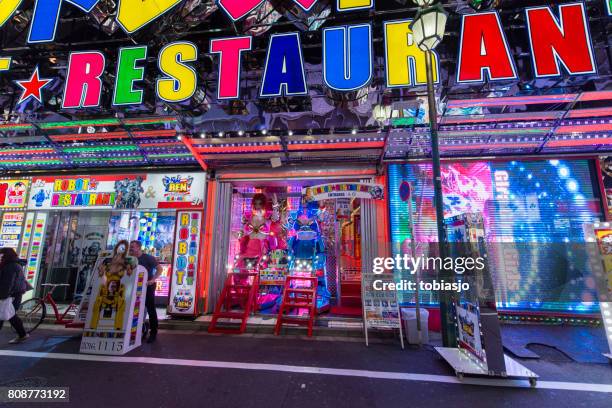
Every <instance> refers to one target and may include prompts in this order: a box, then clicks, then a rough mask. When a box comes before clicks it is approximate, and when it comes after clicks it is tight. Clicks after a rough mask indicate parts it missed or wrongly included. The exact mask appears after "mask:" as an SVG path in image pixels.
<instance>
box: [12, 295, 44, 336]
mask: <svg viewBox="0 0 612 408" xmlns="http://www.w3.org/2000/svg"><path fill="white" fill-rule="evenodd" d="M17 316H19V318H20V319H21V321H22V322H23V328H24V329H25V331H26V333H32V332H33V331H34V330H35V329H36V328H37V327H38V326H39V325H40V324H41V323H42V322H43V320H45V317H46V316H47V305H46V304H45V302H43V300H42V299H40V298H33V299H29V300H26V301H25V302H22V303H21V306H20V307H19V310H18V311H17Z"/></svg>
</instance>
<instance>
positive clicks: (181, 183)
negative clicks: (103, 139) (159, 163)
mask: <svg viewBox="0 0 612 408" xmlns="http://www.w3.org/2000/svg"><path fill="white" fill-rule="evenodd" d="M204 186H205V175H204V174H203V173H169V174H121V175H84V176H41V177H34V178H33V179H32V190H31V193H30V200H29V203H28V208H29V209H31V210H51V209H79V208H80V209H83V208H89V209H163V208H177V209H178V208H195V209H197V208H202V206H203V203H204Z"/></svg>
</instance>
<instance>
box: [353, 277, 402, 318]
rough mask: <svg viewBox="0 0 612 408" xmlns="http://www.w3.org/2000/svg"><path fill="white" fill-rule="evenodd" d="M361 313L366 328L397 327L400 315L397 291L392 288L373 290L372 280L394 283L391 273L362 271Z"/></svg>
mask: <svg viewBox="0 0 612 408" xmlns="http://www.w3.org/2000/svg"><path fill="white" fill-rule="evenodd" d="M362 279H363V280H362V285H363V313H364V319H365V326H366V330H367V329H368V328H370V329H399V328H400V316H399V306H398V303H397V292H396V291H394V290H375V289H374V282H375V281H378V280H379V281H381V282H387V283H395V280H394V279H393V274H382V275H377V274H374V273H367V272H366V273H363V272H362Z"/></svg>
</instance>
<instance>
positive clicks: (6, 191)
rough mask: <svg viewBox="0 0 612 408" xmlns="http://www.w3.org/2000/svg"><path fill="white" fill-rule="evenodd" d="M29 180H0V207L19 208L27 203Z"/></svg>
mask: <svg viewBox="0 0 612 408" xmlns="http://www.w3.org/2000/svg"><path fill="white" fill-rule="evenodd" d="M29 187H30V180H28V179H17V180H0V208H3V209H19V208H24V207H25V206H26V205H27V201H26V199H27V197H28V188H29Z"/></svg>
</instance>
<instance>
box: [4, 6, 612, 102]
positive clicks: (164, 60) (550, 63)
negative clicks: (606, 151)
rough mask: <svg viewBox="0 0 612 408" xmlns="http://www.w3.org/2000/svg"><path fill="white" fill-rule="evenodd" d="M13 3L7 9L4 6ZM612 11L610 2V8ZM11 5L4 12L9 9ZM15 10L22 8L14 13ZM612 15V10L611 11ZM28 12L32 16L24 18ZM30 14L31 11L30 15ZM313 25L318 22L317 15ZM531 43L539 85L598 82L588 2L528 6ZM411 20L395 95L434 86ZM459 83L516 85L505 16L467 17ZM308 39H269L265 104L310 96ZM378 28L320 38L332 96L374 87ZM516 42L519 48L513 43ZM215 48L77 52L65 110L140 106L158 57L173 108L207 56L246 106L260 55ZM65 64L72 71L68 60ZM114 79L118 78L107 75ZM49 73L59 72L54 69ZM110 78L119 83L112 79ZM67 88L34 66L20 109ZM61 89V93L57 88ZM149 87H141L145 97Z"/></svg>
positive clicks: (123, 19) (192, 89) (396, 28)
mask: <svg viewBox="0 0 612 408" xmlns="http://www.w3.org/2000/svg"><path fill="white" fill-rule="evenodd" d="M7 1H9V5H7V6H6V7H5V6H4V5H3V8H2V10H0V27H1V26H2V25H4V24H15V23H14V22H13V19H10V18H9V17H10V16H11V15H12V14H13V12H14V11H15V9H16V4H18V2H19V1H18V0H7ZM294 1H295V2H296V3H297V4H298V5H299V6H300V7H301V8H302V11H303V13H305V14H308V13H313V14H314V13H315V11H313V10H312V7H313V6H314V4H315V3H316V1H315V0H294ZM179 2H180V0H123V1H119V2H118V6H117V7H118V10H117V12H116V17H115V18H116V22H117V24H118V25H119V26H120V27H121V28H122V29H123V30H124V31H125V32H126V33H128V34H132V33H134V32H137V31H139V30H141V29H142V28H143V27H145V26H147V25H148V24H149V23H151V22H152V21H154V20H156V19H158V18H160V17H162V16H163V15H164V14H165V13H166V12H168V11H170V10H171V9H172V8H173V7H174V6H176V4H178V3H179ZM5 3H6V1H5ZM65 3H68V2H64V1H59V0H58V1H46V2H36V4H37V6H36V7H35V8H34V10H33V12H32V14H31V19H30V20H31V22H30V30H29V33H28V37H27V42H28V43H29V44H39V43H52V42H54V41H55V33H56V30H57V27H58V26H61V24H65V23H62V22H61V20H60V15H61V9H62V7H63V4H65ZM70 3H73V4H74V5H77V6H78V7H79V8H80V9H81V10H82V11H83V12H85V13H89V12H91V11H92V10H93V9H94V6H95V5H96V3H97V1H95V0H71V1H70ZM606 3H607V5H608V8H609V7H610V4H609V3H610V0H606ZM3 4H4V3H3ZM262 4H264V1H263V0H219V1H218V5H219V7H220V9H222V10H223V11H224V12H225V14H226V15H227V16H228V17H229V18H230V19H231V20H232V21H236V20H240V19H243V18H244V17H246V16H247V15H248V14H249V13H250V12H251V11H253V10H254V9H256V8H257V7H260V6H261V5H262ZM373 5H374V2H373V1H372V0H337V4H336V10H337V11H338V12H341V13H345V12H351V11H355V10H362V9H368V8H371V7H373ZM12 6H15V7H12ZM608 11H609V10H608ZM22 12H24V11H22ZM28 12H29V11H28ZM313 17H314V15H313ZM525 20H526V28H525V34H526V36H527V38H528V39H529V45H530V47H529V52H530V55H531V59H532V63H533V67H534V76H535V77H537V78H542V77H558V76H562V75H564V73H567V74H569V75H589V74H596V66H595V58H594V51H593V44H592V40H591V36H590V33H589V27H588V14H587V10H586V7H585V5H584V3H582V2H574V3H566V4H561V5H558V6H557V7H552V6H540V7H529V8H527V9H526V10H525ZM411 23H412V20H410V19H403V20H392V21H384V22H383V24H382V30H383V34H384V44H382V48H383V51H384V70H383V71H384V73H385V74H384V75H385V83H386V85H387V87H388V88H393V87H412V86H417V85H421V84H423V83H425V82H426V74H425V72H426V68H425V66H426V56H425V55H426V54H425V53H424V52H423V51H422V50H420V49H419V47H418V45H417V44H416V42H415V41H414V39H413V36H412V30H411V28H410V26H411ZM458 35H459V44H458V55H457V64H456V65H457V69H456V72H457V78H456V80H457V82H458V83H471V82H478V83H483V82H488V81H497V80H501V81H503V80H510V79H517V78H518V74H517V68H516V63H515V61H514V60H515V57H514V56H513V54H512V52H511V49H512V48H511V44H512V40H513V38H510V39H508V38H506V35H505V33H504V27H503V26H502V23H501V18H500V14H499V12H498V11H496V10H492V11H483V12H479V13H474V14H463V15H462V16H461V25H460V28H459V29H458ZM301 37H302V34H301V33H297V32H289V33H287V32H282V33H275V34H272V35H270V37H269V41H268V44H267V45H268V46H267V55H266V58H265V66H264V67H263V68H264V69H263V75H262V77H261V84H259V86H257V88H258V89H259V90H260V92H259V96H260V97H262V98H267V97H285V96H307V95H308V94H309V89H308V85H309V84H308V83H307V81H306V74H305V62H304V57H303V52H302V49H303V46H302V38H301ZM373 37H374V36H373V27H372V24H370V23H359V24H351V25H342V26H335V27H325V28H323V30H322V32H321V38H322V47H321V50H322V51H321V55H320V58H321V60H322V71H323V72H322V74H323V75H322V79H323V81H322V82H323V83H324V85H325V86H326V87H328V88H329V89H332V90H334V91H338V92H353V91H355V90H357V89H360V88H363V87H366V86H368V85H369V84H370V83H371V82H372V80H373V78H374V61H375V60H376V59H377V57H382V55H380V56H376V55H375V52H374V46H373V43H374V40H373ZM509 40H510V41H509ZM209 44H210V46H209V48H208V49H204V50H202V49H198V47H197V46H196V44H194V43H191V42H187V41H176V42H172V43H168V44H165V45H164V46H163V47H161V49H160V50H159V53H158V54H157V55H151V52H150V51H151V50H149V46H148V45H138V44H136V45H133V46H130V47H124V48H120V49H119V50H117V51H116V53H117V63H116V64H115V66H113V67H109V66H108V64H107V61H108V60H110V56H109V55H105V53H107V54H108V52H109V51H107V50H104V51H102V50H91V51H75V52H72V53H71V54H70V56H69V61H68V64H67V68H66V74H65V80H63V78H62V80H63V85H61V88H63V98H61V99H62V108H63V109H89V108H92V107H99V106H100V103H101V101H102V100H112V105H113V106H128V105H141V104H142V103H143V100H144V98H145V96H146V97H149V95H145V93H146V92H152V91H148V90H146V88H145V89H140V88H144V87H142V86H141V84H139V82H143V81H144V80H145V62H146V60H147V58H151V57H154V58H155V60H157V61H158V67H159V74H160V75H157V74H156V75H155V76H156V78H155V79H153V80H152V82H153V83H154V86H152V87H151V88H154V89H155V91H154V92H155V93H156V97H157V98H158V99H159V100H161V101H165V102H170V103H178V102H184V101H186V100H189V99H190V98H192V97H193V95H194V94H195V93H196V90H197V89H198V81H199V78H200V77H201V75H198V68H199V67H197V63H198V61H200V60H201V58H200V57H199V55H200V53H210V54H213V55H215V58H216V59H217V61H218V66H217V67H216V70H217V71H218V72H217V74H216V75H215V76H216V79H217V98H218V99H221V100H222V99H237V98H240V88H241V86H240V85H241V83H242V82H243V78H241V77H242V76H243V71H244V69H243V67H242V62H243V61H244V60H245V59H246V58H247V57H248V56H249V55H250V54H251V53H252V52H253V36H252V35H245V36H240V37H225V38H212V39H211V41H210V43H209ZM2 57H3V58H2V59H1V60H0V61H2V62H1V64H0V70H2V71H10V70H11V64H10V62H11V59H12V57H13V56H12V55H3V56H2ZM431 58H432V60H433V61H432V62H433V64H432V67H433V78H434V80H435V81H439V78H440V75H439V57H438V55H437V54H436V53H435V52H433V53H432V54H431ZM61 64H66V63H65V61H62V62H61ZM107 70H112V72H107ZM48 72H53V69H49V71H48ZM107 75H109V76H110V75H112V77H113V79H114V81H113V84H114V85H113V86H111V87H109V88H110V89H109V93H110V95H109V96H112V98H102V92H103V91H104V90H106V88H107V87H106V86H103V83H105V78H104V77H105V76H107ZM108 79H110V78H108ZM57 80H58V79H56V78H51V77H49V78H46V77H45V75H44V73H40V72H39V69H38V67H34V66H32V71H31V74H30V75H29V76H27V75H25V76H23V77H21V79H16V81H15V82H16V84H17V85H18V86H19V88H20V89H19V88H17V89H16V90H17V91H18V94H19V95H20V97H19V99H18V102H17V103H18V104H22V103H25V102H28V101H31V100H32V99H36V100H38V101H39V102H41V103H44V102H45V99H46V98H49V97H50V96H51V92H49V91H47V90H48V89H49V86H50V84H54V82H56V81H57ZM54 85H55V84H54ZM139 87H140V88H139Z"/></svg>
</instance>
